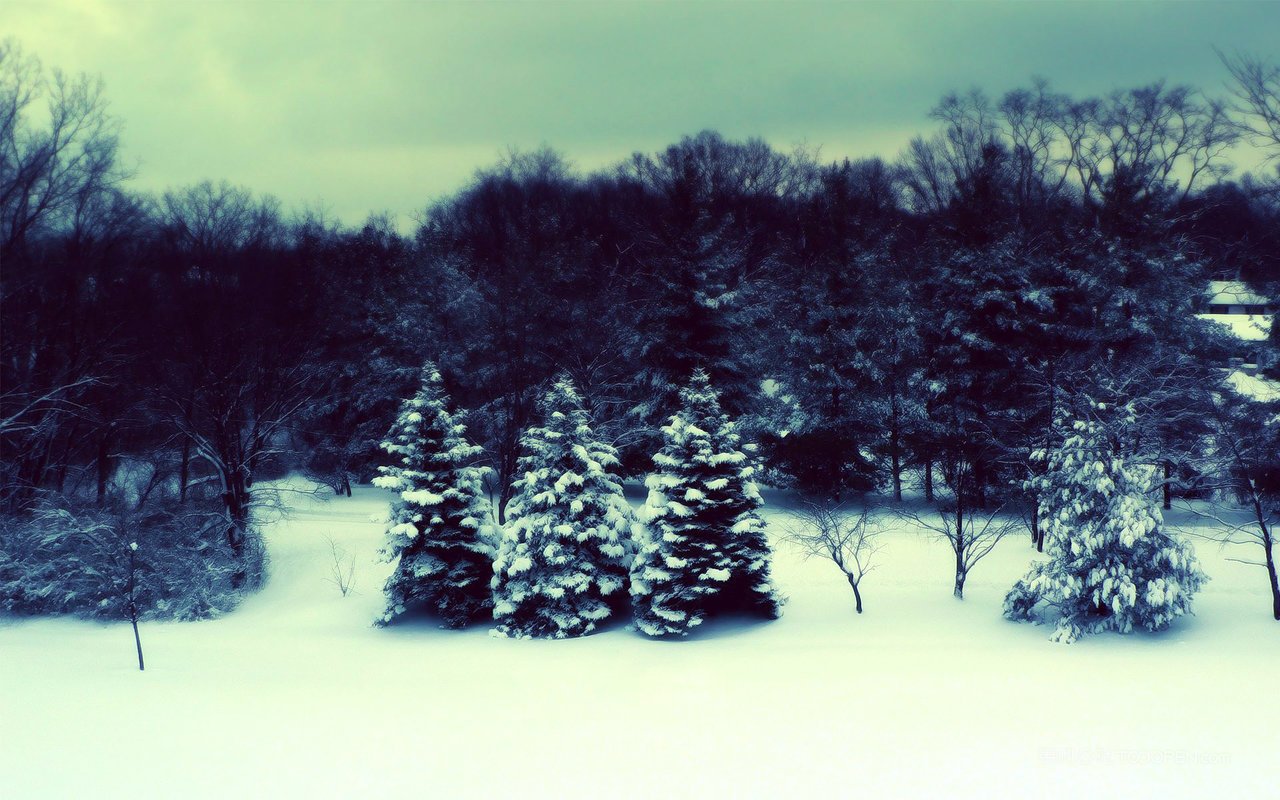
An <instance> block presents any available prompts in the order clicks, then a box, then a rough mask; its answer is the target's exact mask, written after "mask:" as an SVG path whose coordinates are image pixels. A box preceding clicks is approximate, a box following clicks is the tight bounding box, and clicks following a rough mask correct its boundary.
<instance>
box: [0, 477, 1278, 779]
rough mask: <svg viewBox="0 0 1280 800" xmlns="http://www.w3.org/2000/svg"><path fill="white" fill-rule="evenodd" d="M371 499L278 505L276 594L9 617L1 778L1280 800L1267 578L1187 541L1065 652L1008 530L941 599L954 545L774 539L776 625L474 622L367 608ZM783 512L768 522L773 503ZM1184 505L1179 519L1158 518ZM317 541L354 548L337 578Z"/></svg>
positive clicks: (372, 578) (2, 660)
mask: <svg viewBox="0 0 1280 800" xmlns="http://www.w3.org/2000/svg"><path fill="white" fill-rule="evenodd" d="M388 498H389V494H388V493H386V492H383V491H380V490H377V489H371V488H367V487H360V488H357V490H356V495H355V497H354V498H350V499H347V498H332V499H322V498H317V497H314V496H311V495H305V494H297V495H293V494H290V495H288V496H287V498H286V499H287V501H288V502H289V503H290V504H291V505H292V506H294V511H293V513H292V514H291V516H290V517H289V518H288V519H286V520H282V521H280V522H277V523H274V524H272V525H270V526H269V527H268V529H267V532H266V536H267V547H268V551H269V553H270V558H271V563H270V579H269V582H268V585H267V586H266V588H265V589H264V590H263V591H262V592H261V593H260V594H259V595H257V596H255V597H252V598H250V599H249V600H248V601H246V602H245V603H244V605H243V606H242V607H241V609H239V610H238V611H236V612H235V613H233V614H231V615H229V616H227V617H225V618H223V619H220V620H215V621H210V622H201V623H150V624H146V623H144V625H143V626H142V637H143V645H144V647H145V649H146V656H147V671H146V672H145V673H139V672H138V671H137V669H136V663H135V662H134V653H133V642H132V638H131V633H130V631H129V628H128V624H127V623H120V624H118V625H100V624H95V623H88V622H80V621H75V620H70V619H52V620H51V619H34V620H3V621H0V795H3V796H4V797H6V798H10V797H12V798H61V797H93V798H117V797H119V798H134V799H136V798H150V797H157V798H158V797H184V798H203V797H229V796H242V797H377V796H392V797H401V796H405V797H408V796H414V797H508V796H521V797H564V796H589V797H597V796H598V797H608V796H618V797H656V796H663V797H711V796H715V797H781V796H788V797H796V796H814V797H817V796H828V797H829V796H837V797H843V796H853V795H855V794H857V795H866V796H870V797H890V796H896V797H943V796H945V797H984V798H985V797H1012V796H1035V797H1051V798H1058V797H1062V798H1067V797H1085V796H1088V797H1119V796H1126V795H1128V796H1133V797H1155V796H1162V797H1199V796H1206V795H1209V796H1220V797H1274V796H1276V794H1277V792H1280V784H1277V778H1276V775H1275V764H1276V760H1277V757H1278V755H1280V754H1278V752H1277V750H1278V748H1280V733H1278V732H1277V720H1280V692H1278V691H1277V678H1278V677H1280V673H1278V672H1277V665H1278V664H1280V625H1278V624H1277V623H1275V622H1274V621H1272V620H1271V619H1270V615H1269V613H1268V610H1269V596H1268V594H1267V591H1266V585H1265V577H1264V575H1263V573H1262V572H1261V571H1260V570H1259V569H1257V568H1255V567H1249V566H1245V565H1241V564H1238V563H1234V562H1231V561H1228V560H1227V559H1226V557H1227V556H1229V555H1234V556H1243V557H1251V556H1253V555H1254V554H1252V553H1248V552H1231V553H1224V552H1223V551H1222V550H1220V548H1219V547H1218V546H1217V545H1214V544H1209V543H1205V542H1199V543H1198V544H1197V549H1198V551H1199V554H1200V557H1201V559H1202V562H1203V566H1204V569H1205V571H1206V572H1207V573H1208V574H1209V575H1210V577H1211V581H1210V583H1209V584H1208V586H1207V587H1206V588H1205V590H1204V591H1203V592H1202V593H1201V594H1200V596H1199V597H1198V599H1197V602H1196V610H1197V616H1196V617H1194V618H1190V619H1185V620H1183V621H1181V622H1179V623H1176V624H1175V627H1174V628H1173V629H1172V630H1171V631H1169V632H1168V633H1167V634H1164V635H1161V636H1150V635H1132V636H1127V637H1120V636H1116V635H1103V636H1096V637H1089V638H1086V639H1084V640H1082V641H1081V642H1079V643H1077V644H1074V645H1070V646H1067V645H1057V644H1052V643H1050V642H1049V641H1048V640H1047V638H1046V637H1047V636H1048V634H1049V632H1050V628H1048V627H1045V626H1040V627H1033V626H1028V625H1017V624H1013V623H1009V622H1006V621H1004V620H1003V619H1002V618H1001V615H1000V608H1001V602H1002V600H1003V597H1004V593H1005V592H1006V591H1007V590H1008V588H1009V587H1010V586H1011V585H1012V584H1013V582H1014V581H1015V580H1016V579H1017V578H1018V577H1019V576H1020V575H1021V574H1022V573H1023V572H1024V571H1025V569H1026V565H1027V562H1028V560H1029V559H1030V558H1031V557H1032V555H1033V552H1032V550H1031V548H1030V547H1029V545H1028V544H1027V541H1026V538H1025V537H1022V536H1017V537H1011V538H1009V539H1006V540H1005V541H1004V542H1003V543H1002V544H1001V545H1000V547H999V548H998V549H997V550H996V552H995V553H993V554H992V556H991V557H990V558H988V559H987V560H986V561H983V562H982V563H980V564H979V565H978V566H977V567H976V568H975V570H974V572H973V573H972V575H971V577H970V579H969V582H968V584H967V586H966V596H967V599H966V600H964V601H963V602H957V601H955V600H954V599H952V597H951V588H952V587H951V577H952V576H951V570H952V559H953V556H952V554H951V553H950V551H949V550H948V548H947V546H946V545H945V544H944V543H940V542H937V541H933V540H930V539H928V538H926V537H924V536H923V535H922V534H919V533H917V532H914V531H911V530H906V529H902V530H895V531H894V532H892V533H890V534H888V535H887V536H886V537H885V544H886V546H885V548H884V550H883V551H882V552H881V553H880V554H879V555H878V556H877V559H876V561H877V563H878V564H880V565H881V566H880V567H879V568H878V569H877V570H875V571H874V572H872V573H871V574H870V575H869V576H868V577H867V578H866V580H865V582H864V583H863V585H862V588H863V592H864V597H865V602H866V608H867V612H866V613H865V614H863V615H862V616H860V617H859V616H856V615H855V614H854V613H853V597H852V593H851V592H850V590H849V587H848V585H847V584H846V583H845V580H844V578H843V576H842V575H841V574H840V572H839V570H837V569H836V568H835V567H834V566H833V565H832V564H831V563H830V562H826V561H820V560H817V559H814V560H804V559H803V558H802V557H801V556H800V555H799V554H798V553H797V552H796V551H794V550H792V549H790V548H788V547H787V546H786V545H781V546H780V547H779V550H778V552H777V555H776V559H775V563H774V576H775V580H776V582H777V584H778V587H779V588H780V590H781V591H782V592H783V593H784V594H786V595H788V596H789V598H790V601H789V602H788V604H787V605H786V606H785V607H784V609H783V616H782V618H781V619H780V620H778V621H776V622H772V623H760V624H756V623H745V622H744V623H737V622H719V623H714V624H711V625H709V626H707V628H706V629H705V630H703V631H701V632H699V633H698V634H697V635H696V636H694V637H691V638H690V639H688V640H685V641H676V642H666V641H649V640H647V639H645V638H643V637H641V636H640V635H638V634H636V633H634V632H632V631H629V630H626V629H625V628H623V627H622V626H620V625H617V626H614V627H611V628H609V629H607V630H605V631H604V632H602V633H599V634H596V635H593V636H590V637H587V638H585V639H579V640H568V641H511V640H502V639H494V638H491V637H490V636H489V634H488V631H487V630H486V629H485V628H483V627H480V628H473V629H470V630H467V631H464V632H450V631H444V630H439V629H437V628H436V627H435V625H434V623H433V622H431V621H430V620H426V619H423V618H420V617H419V618H407V619H405V620H404V621H403V622H401V623H399V624H397V625H394V626H392V627H390V628H387V629H377V628H374V627H372V626H371V624H370V623H371V621H372V620H373V619H374V617H375V616H376V615H378V614H379V613H380V612H381V611H382V608H383V598H382V594H381V588H382V583H383V581H384V580H385V578H386V576H387V575H388V574H389V572H390V565H388V564H382V563H379V562H378V560H377V550H378V548H379V547H381V545H382V543H383V525H382V523H380V522H377V521H373V520H371V517H374V516H382V515H385V510H386V505H387V502H388ZM768 519H769V520H770V522H771V523H776V521H777V513H776V512H771V513H770V514H769V515H768ZM1174 519H1175V521H1178V520H1181V518H1180V517H1178V516H1177V515H1176V514H1175V515H1174ZM327 537H332V539H333V541H334V542H335V543H336V545H337V547H338V548H339V549H340V550H343V551H345V552H346V553H347V554H349V556H350V557H351V558H352V559H353V560H354V564H355V581H356V583H355V587H354V591H353V592H352V593H351V594H350V595H349V596H347V597H343V596H342V593H341V592H340V591H339V590H338V587H337V586H336V585H335V583H333V579H334V578H333V563H334V556H333V553H332V551H331V548H330V544H329V541H328V540H327Z"/></svg>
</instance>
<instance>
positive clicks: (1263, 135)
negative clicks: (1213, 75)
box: [1218, 51, 1280, 161]
mask: <svg viewBox="0 0 1280 800" xmlns="http://www.w3.org/2000/svg"><path fill="white" fill-rule="evenodd" d="M1218 58H1219V59H1221V60H1222V63H1223V65H1224V66H1225V67H1226V68H1227V71H1228V72H1229V73H1231V81H1232V83H1231V94H1232V98H1233V102H1232V104H1231V111H1232V112H1233V113H1234V114H1235V115H1236V116H1235V119H1234V122H1235V125H1236V128H1237V130H1239V131H1240V132H1241V133H1242V134H1244V135H1245V136H1246V137H1247V138H1248V139H1249V140H1250V141H1251V142H1252V143H1253V144H1254V145H1256V146H1258V147H1260V148H1264V149H1267V150H1270V151H1271V152H1270V153H1268V154H1267V160H1268V161H1272V160H1275V159H1280V64H1268V63H1267V62H1265V61H1263V60H1262V59H1261V58H1259V57H1256V56H1249V55H1242V54H1239V53H1237V54H1236V55H1234V56H1229V55H1226V54H1225V53H1223V52H1222V51H1218Z"/></svg>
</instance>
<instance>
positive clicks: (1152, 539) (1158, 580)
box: [1005, 398, 1206, 642]
mask: <svg viewBox="0 0 1280 800" xmlns="http://www.w3.org/2000/svg"><path fill="white" fill-rule="evenodd" d="M1076 405H1077V407H1078V410H1077V411H1076V412H1075V413H1074V414H1072V415H1070V416H1068V415H1062V416H1060V417H1059V420H1058V425H1059V427H1060V428H1064V430H1062V437H1063V438H1062V443H1061V445H1060V446H1058V447H1057V448H1056V449H1054V450H1052V451H1050V452H1047V453H1046V452H1045V451H1038V452H1037V453H1035V454H1034V457H1035V458H1038V459H1044V460H1045V461H1047V468H1046V470H1045V472H1044V474H1042V475H1040V476H1037V477H1034V478H1032V479H1031V481H1030V483H1032V484H1033V485H1032V486H1031V487H1029V488H1030V489H1031V490H1032V491H1033V492H1034V493H1035V494H1036V495H1037V496H1038V498H1039V501H1040V503H1041V508H1042V509H1043V511H1044V517H1045V519H1046V520H1047V526H1046V528H1047V529H1046V539H1047V548H1046V552H1047V553H1048V555H1049V558H1048V560H1047V561H1039V562H1036V563H1034V564H1033V565H1032V566H1031V570H1030V571H1029V572H1028V573H1027V575H1026V576H1025V577H1024V578H1022V580H1020V581H1018V583H1017V584H1016V585H1015V586H1014V587H1013V589H1012V591H1010V592H1009V594H1008V596H1007V597H1006V598H1005V616H1006V617H1008V618H1009V619H1011V620H1016V621H1034V620H1036V619H1037V618H1038V616H1039V613H1040V609H1041V607H1046V608H1047V609H1049V610H1051V611H1054V612H1056V613H1057V617H1058V619H1057V628H1056V630H1055V631H1054V633H1053V636H1052V637H1051V638H1052V639H1053V640H1054V641H1059V642H1074V641H1075V640H1077V639H1079V638H1080V637H1081V636H1082V635H1084V634H1087V633H1096V632H1101V631H1106V630H1112V631H1116V632H1118V633H1129V632H1130V631H1132V630H1134V629H1135V628H1140V629H1143V630H1149V631H1159V630H1163V629H1164V628H1167V627H1168V626H1169V624H1170V623H1171V622H1172V621H1173V620H1175V619H1176V618H1178V617H1179V616H1182V615H1183V614H1188V613H1191V600H1192V596H1193V595H1194V594H1195V592H1196V591H1198V590H1199V589H1200V587H1201V585H1202V584H1203V583H1204V581H1205V580H1206V578H1205V576H1204V574H1203V573H1202V572H1201V571H1200V567H1199V564H1198V562H1197V560H1196V557H1195V553H1194V551H1193V550H1192V548H1191V546H1190V545H1189V544H1187V543H1186V542H1185V541H1183V540H1181V539H1179V538H1177V537H1175V536H1173V535H1171V534H1170V533H1168V532H1167V531H1165V530H1164V527H1163V518H1162V516H1161V513H1160V509H1159V507H1158V506H1157V505H1156V503H1155V502H1154V501H1153V500H1152V498H1151V496H1150V494H1149V493H1150V491H1151V488H1152V486H1153V484H1154V478H1155V472H1156V468H1155V467H1154V466H1151V465H1148V464H1142V463H1135V462H1133V461H1132V460H1130V459H1128V458H1126V452H1125V446H1126V442H1127V440H1130V439H1132V438H1133V437H1132V434H1133V431H1134V430H1135V428H1136V424H1137V419H1136V414H1135V411H1134V408H1133V405H1132V404H1131V403H1130V404H1123V405H1112V404H1109V403H1105V402H1096V401H1094V400H1092V399H1089V398H1084V399H1083V401H1078V402H1077V403H1076Z"/></svg>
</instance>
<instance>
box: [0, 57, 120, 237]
mask: <svg viewBox="0 0 1280 800" xmlns="http://www.w3.org/2000/svg"><path fill="white" fill-rule="evenodd" d="M41 101H43V102H44V104H45V106H46V107H45V109H44V113H43V115H42V116H43V118H45V119H47V124H46V125H45V126H43V127H37V126H35V125H33V124H32V122H31V119H30V117H29V115H28V112H29V111H30V110H31V108H32V106H34V105H36V104H38V103H40V102H41ZM119 129H120V123H119V121H117V120H116V119H115V118H114V117H112V116H111V115H110V114H109V113H108V112H107V103H106V99H105V96H104V94H103V84H102V80H101V79H100V78H91V77H89V76H88V75H78V76H68V75H66V74H65V73H63V72H62V71H61V70H57V69H55V70H53V71H52V72H51V73H50V74H46V73H45V70H44V68H43V66H42V65H41V64H40V61H39V60H38V59H36V58H35V57H34V56H29V55H27V54H25V53H23V51H22V48H21V47H19V46H18V44H17V43H16V42H15V41H14V40H12V39H5V40H3V41H0V257H3V255H12V254H13V253H14V252H15V251H16V250H17V249H19V248H21V247H22V246H23V245H24V244H25V243H26V241H27V239H28V238H29V237H30V236H31V235H32V234H33V233H35V232H36V231H38V230H40V229H42V228H46V227H55V226H57V225H60V224H64V223H67V222H68V221H69V220H70V218H71V217H73V216H74V215H75V213H76V212H77V210H78V209H79V208H80V207H82V206H83V205H84V204H85V203H86V202H89V200H90V198H92V197H93V196H94V195H96V194H99V193H102V192H106V191H109V190H110V189H111V188H112V187H114V186H115V185H116V184H117V183H119V182H120V181H121V180H122V179H123V178H125V177H126V173H125V172H124V171H123V170H121V169H120V168H119V166H118V165H117V163H116V150H117V134H118V132H119Z"/></svg>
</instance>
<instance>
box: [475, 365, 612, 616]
mask: <svg viewBox="0 0 1280 800" xmlns="http://www.w3.org/2000/svg"><path fill="white" fill-rule="evenodd" d="M541 411H542V415H543V418H544V424H543V427H531V428H529V429H528V430H527V431H525V434H524V436H523V437H522V440H521V445H522V447H523V450H524V454H523V455H522V456H521V458H520V472H521V473H522V474H523V477H522V478H519V479H518V480H517V481H516V486H515V496H514V497H513V498H512V500H511V504H510V506H509V515H510V518H511V519H510V521H509V522H508V524H507V526H506V528H505V529H504V535H503V539H502V545H501V547H500V548H499V551H498V558H497V561H496V562H495V563H494V565H493V573H494V575H493V581H492V586H493V592H494V610H493V617H494V619H495V620H497V622H498V625H497V627H496V631H497V633H499V634H501V635H504V636H510V637H513V638H529V637H539V638H543V637H547V638H555V639H562V638H566V637H569V636H582V635H584V634H587V633H590V632H591V631H593V630H595V628H596V626H597V625H598V624H599V623H600V622H602V621H603V620H605V619H607V618H608V617H609V616H610V615H611V614H612V613H613V612H614V611H615V610H617V606H618V605H620V601H621V600H625V598H626V593H625V589H626V585H627V583H626V563H627V559H628V557H629V556H630V554H631V549H632V548H631V518H632V515H631V507H630V506H629V505H628V504H627V500H626V497H625V496H624V495H623V493H622V483H621V481H620V480H619V479H618V477H617V475H616V474H615V472H614V470H615V469H616V467H617V464H618V457H617V453H616V451H615V450H614V448H613V447H612V446H611V445H609V444H606V443H604V442H601V441H600V440H598V439H597V438H596V436H595V434H594V433H593V432H592V430H591V423H590V420H589V419H588V417H587V412H586V411H585V410H584V409H583V407H582V401H581V399H580V398H579V396H578V393H577V391H576V390H575V389H574V387H573V384H572V383H571V382H570V381H569V379H568V377H561V378H560V379H559V380H557V381H556V383H555V385H554V386H552V388H551V390H550V391H549V392H548V393H547V394H546V396H545V397H544V398H543V401H542V407H541Z"/></svg>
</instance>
